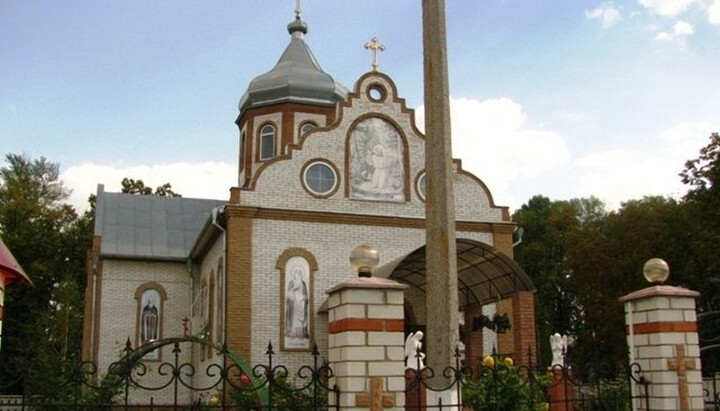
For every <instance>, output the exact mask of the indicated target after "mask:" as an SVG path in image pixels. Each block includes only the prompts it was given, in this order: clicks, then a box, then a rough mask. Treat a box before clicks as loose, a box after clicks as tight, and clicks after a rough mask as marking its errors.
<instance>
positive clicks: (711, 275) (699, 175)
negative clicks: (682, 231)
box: [680, 133, 720, 310]
mask: <svg viewBox="0 0 720 411" xmlns="http://www.w3.org/2000/svg"><path fill="white" fill-rule="evenodd" d="M680 177H681V178H682V181H683V183H685V184H687V185H688V186H689V187H690V188H689V190H688V192H687V194H686V195H685V197H684V200H685V203H686V212H687V217H688V221H689V230H688V231H689V233H690V235H691V236H692V239H693V242H692V247H691V251H692V257H693V258H691V259H689V261H688V267H687V268H686V271H688V273H687V275H694V276H695V277H700V278H702V279H704V281H703V282H701V283H699V284H698V286H699V287H700V288H696V289H698V290H702V291H703V293H702V295H701V299H700V305H699V306H700V309H701V310H718V309H720V290H718V283H719V282H720V134H719V133H712V134H711V135H710V141H709V142H708V144H707V145H706V146H705V147H703V148H701V149H700V154H699V156H698V158H696V159H692V160H688V161H687V162H686V163H685V169H684V170H683V171H682V172H681V173H680ZM691 272H692V274H691Z"/></svg>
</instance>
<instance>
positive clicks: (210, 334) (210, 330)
mask: <svg viewBox="0 0 720 411" xmlns="http://www.w3.org/2000/svg"><path fill="white" fill-rule="evenodd" d="M208 293H209V297H208V319H207V332H206V338H207V341H209V342H212V341H214V338H215V273H214V272H213V271H210V286H209V287H208ZM207 349H208V350H207V358H212V356H213V347H211V346H208V347H207Z"/></svg>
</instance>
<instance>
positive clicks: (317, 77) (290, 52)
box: [238, 19, 348, 113]
mask: <svg viewBox="0 0 720 411" xmlns="http://www.w3.org/2000/svg"><path fill="white" fill-rule="evenodd" d="M288 31H289V32H290V34H291V36H292V37H291V39H290V44H288V46H287V48H285V51H284V52H283V54H282V56H280V60H278V62H277V64H275V67H273V68H272V69H271V70H270V71H268V72H267V73H265V74H262V75H260V76H258V77H255V78H254V79H253V80H252V81H251V82H250V85H249V86H248V89H247V91H246V92H245V94H244V95H243V96H242V98H240V102H239V104H238V108H239V109H240V113H242V112H243V111H244V110H245V109H247V108H250V107H257V106H264V105H268V104H276V103H284V102H298V103H308V104H318V105H331V106H332V105H335V104H337V103H338V102H340V101H343V100H344V99H345V97H346V96H347V93H348V90H347V89H346V88H345V87H343V86H342V85H341V84H340V83H337V82H336V81H335V80H334V79H333V78H332V77H331V76H330V75H329V74H327V73H325V72H324V71H323V70H322V68H320V64H319V63H318V61H317V59H315V56H314V55H313V53H312V51H311V50H310V47H308V45H307V44H306V43H305V40H304V37H303V35H304V34H305V33H306V32H307V25H306V24H305V22H303V21H302V20H299V19H297V20H295V21H293V22H292V23H290V24H289V25H288Z"/></svg>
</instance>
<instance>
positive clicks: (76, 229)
mask: <svg viewBox="0 0 720 411" xmlns="http://www.w3.org/2000/svg"><path fill="white" fill-rule="evenodd" d="M5 161H6V165H4V166H3V167H1V168H0V235H1V236H2V237H3V240H4V242H5V243H6V245H7V246H8V248H10V250H12V252H13V254H14V255H15V258H16V259H17V260H18V263H19V264H20V265H21V266H22V267H23V269H24V270H25V272H27V274H28V275H29V276H30V278H31V280H32V281H33V283H34V285H33V286H31V285H23V284H14V285H13V286H11V287H8V289H7V290H6V294H5V310H6V311H5V321H4V324H3V350H2V358H3V359H2V365H3V367H2V371H0V381H9V380H12V379H13V377H14V376H16V375H20V374H22V375H25V378H24V380H23V381H22V384H23V386H20V385H16V386H14V387H10V388H9V389H8V391H9V392H20V391H21V390H24V391H25V392H27V393H30V394H36V395H48V396H58V395H62V394H63V390H66V387H68V384H67V383H66V382H67V380H68V379H69V378H70V377H69V376H68V375H67V372H68V367H65V366H63V364H66V363H67V362H68V361H72V360H74V359H76V356H77V352H78V350H77V348H78V347H79V345H80V341H81V331H82V313H83V298H82V297H83V295H82V294H83V289H84V287H85V274H84V261H85V252H86V250H87V249H88V248H90V245H91V235H92V232H91V226H92V223H91V218H90V216H88V215H87V214H86V215H84V216H78V214H77V213H76V212H75V210H74V209H73V208H72V207H71V206H69V205H67V204H65V203H64V201H65V200H66V199H67V197H68V192H67V190H66V189H65V188H64V187H63V185H62V183H61V182H60V181H59V180H58V177H59V165H58V164H56V163H51V162H49V161H48V160H47V159H45V158H43V157H41V158H40V159H36V160H32V159H30V158H29V157H27V156H24V155H16V154H7V155H6V156H5ZM0 385H2V383H0Z"/></svg>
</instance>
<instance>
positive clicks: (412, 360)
mask: <svg viewBox="0 0 720 411" xmlns="http://www.w3.org/2000/svg"><path fill="white" fill-rule="evenodd" d="M422 338H423V333H422V331H418V332H415V333H410V335H408V337H407V339H406V340H405V358H406V360H405V369H408V368H411V369H413V370H422V369H423V368H425V362H424V360H425V354H423V353H421V352H420V348H421V347H422V342H421V340H422ZM418 353H419V355H420V358H418ZM418 364H419V365H420V367H419V368H418Z"/></svg>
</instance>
